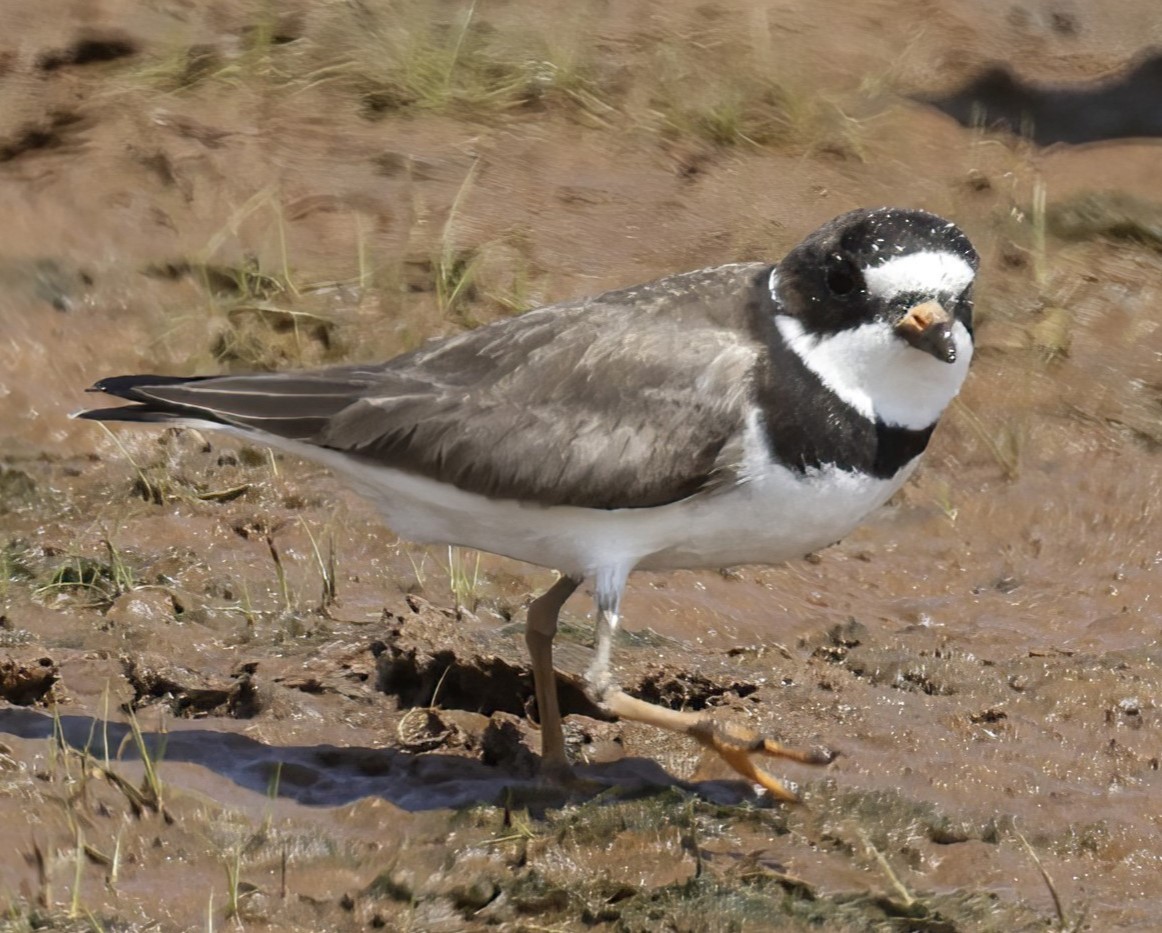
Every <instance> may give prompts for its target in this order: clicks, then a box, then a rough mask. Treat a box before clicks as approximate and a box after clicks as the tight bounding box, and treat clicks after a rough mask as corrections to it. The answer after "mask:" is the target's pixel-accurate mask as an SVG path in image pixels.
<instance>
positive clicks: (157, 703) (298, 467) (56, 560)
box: [0, 0, 1162, 931]
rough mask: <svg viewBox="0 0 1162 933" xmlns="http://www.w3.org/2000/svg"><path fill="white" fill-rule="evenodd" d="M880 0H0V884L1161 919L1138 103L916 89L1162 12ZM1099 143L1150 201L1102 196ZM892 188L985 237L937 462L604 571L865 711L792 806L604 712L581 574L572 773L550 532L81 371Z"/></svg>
mask: <svg viewBox="0 0 1162 933" xmlns="http://www.w3.org/2000/svg"><path fill="white" fill-rule="evenodd" d="M853 6H854V5H852V4H848V3H840V2H837V0H836V2H832V0H825V2H815V3H807V2H804V0H776V2H772V3H769V4H763V3H759V2H756V0H739V2H728V0H714V2H711V3H693V2H684V0H679V2H676V3H667V4H661V3H648V2H643V3H635V4H609V3H603V2H599V0H593V2H588V3H582V4H566V3H559V4H558V3H550V4H541V5H538V6H537V10H538V12H537V13H536V15H535V17H532V18H531V17H530V12H529V10H530V7H531V5H530V4H515V3H511V2H510V3H505V2H495V3H493V2H486V3H479V4H476V5H475V6H474V7H472V8H471V11H472V12H471V18H470V19H468V20H466V19H465V17H466V16H467V15H468V13H469V8H468V7H467V6H466V5H461V4H457V3H431V4H424V5H415V4H400V5H398V6H397V7H393V8H391V9H390V10H385V9H381V7H380V6H379V5H376V4H368V5H367V6H362V5H359V4H338V3H332V4H306V3H303V4H299V5H296V4H287V5H280V6H279V7H278V9H279V11H280V12H279V13H278V14H274V13H272V12H271V9H272V8H271V7H269V6H268V5H266V4H260V3H254V4H249V3H235V2H231V3H226V2H218V3H213V2H198V3H172V2H161V3H155V2H150V3H145V2H133V0H105V2H99V3H94V2H91V0H74V2H67V0H53V2H45V3H40V4H35V5H34V4H23V3H17V2H14V0H8V2H6V3H3V4H2V8H0V11H2V12H0V15H2V17H3V21H4V24H5V29H3V30H0V33H2V38H0V217H3V223H2V224H0V399H2V402H0V438H2V440H0V548H2V551H0V697H2V699H0V826H3V827H4V832H3V838H4V839H5V840H6V842H7V844H6V845H5V847H4V849H3V851H0V908H2V909H0V928H3V929H13V930H26V929H107V930H108V929H124V930H136V929H162V930H189V929H222V928H225V927H229V926H234V927H259V926H264V925H265V926H274V927H278V928H280V929H302V930H317V929H362V928H366V927H369V926H370V927H378V928H386V929H401V930H402V929H412V930H433V931H436V930H464V929H485V928H499V929H506V930H574V929H597V930H643V931H645V930H661V929H666V930H691V931H694V930H738V929H743V930H765V929H807V928H812V929H828V930H867V929H879V930H940V931H945V930H996V931H1011V930H1043V929H1059V928H1067V929H1093V930H1117V929H1126V930H1129V929H1142V930H1147V929H1154V928H1156V926H1157V918H1158V917H1159V916H1160V915H1162V896H1160V894H1159V889H1158V886H1157V877H1158V874H1159V871H1160V870H1162V844H1160V843H1159V838H1160V837H1159V830H1160V829H1162V811H1160V809H1159V806H1158V801H1159V799H1162V777H1160V776H1159V765H1158V762H1159V756H1160V754H1162V742H1160V729H1159V721H1158V715H1159V714H1158V707H1159V702H1160V700H1159V698H1160V691H1162V668H1160V664H1162V645H1160V644H1159V639H1158V631H1159V621H1160V618H1162V610H1160V608H1159V605H1158V604H1159V601H1160V600H1162V584H1160V580H1162V566H1160V564H1162V536H1160V535H1159V533H1158V529H1159V528H1160V527H1162V483H1160V481H1159V480H1160V474H1159V465H1160V460H1159V457H1160V452H1159V451H1160V447H1162V379H1160V377H1159V372H1160V369H1159V363H1160V360H1162V316H1160V314H1159V311H1158V308H1159V307H1160V306H1162V275H1160V273H1162V254H1160V252H1159V250H1158V247H1157V239H1158V238H1157V237H1155V242H1154V243H1153V244H1152V243H1151V241H1150V236H1149V232H1150V230H1151V229H1153V230H1158V229H1162V224H1160V223H1159V220H1158V218H1159V217H1160V216H1162V205H1159V204H1158V203H1156V200H1162V186H1160V183H1159V180H1158V170H1157V156H1158V147H1157V145H1150V144H1146V143H1135V142H1123V143H1117V144H1108V145H1101V146H1092V147H1085V148H1079V149H1069V148H1058V149H1054V150H1048V151H1035V150H1032V149H1030V148H1029V147H1027V146H1025V145H1023V144H1022V143H1020V142H1019V141H1017V140H1013V139H1010V138H1006V137H994V136H990V135H987V134H982V133H980V132H975V131H972V130H967V129H964V128H962V127H959V126H957V125H956V124H955V123H953V122H952V121H951V120H949V119H947V118H946V117H944V116H942V115H940V114H938V113H935V112H933V111H930V110H927V109H925V108H924V107H921V106H919V105H916V104H913V103H910V102H908V100H907V99H906V95H907V94H911V93H918V92H921V91H925V92H931V91H939V90H942V89H947V88H949V87H952V86H954V85H955V84H956V83H957V82H958V81H961V80H963V79H964V78H965V77H966V76H967V75H969V74H970V73H972V72H973V71H974V69H975V68H977V67H978V66H980V65H981V64H982V63H985V62H989V61H998V60H1004V61H1008V62H1011V63H1013V65H1014V67H1015V68H1017V70H1019V71H1021V72H1022V73H1023V74H1025V75H1027V76H1029V77H1031V78H1037V79H1041V80H1061V79H1080V78H1085V77H1088V76H1092V75H1097V74H1102V73H1105V72H1108V71H1110V70H1112V69H1115V68H1117V67H1118V66H1119V65H1120V64H1121V63H1122V62H1124V61H1126V60H1127V59H1129V58H1130V57H1131V56H1132V55H1133V54H1134V53H1135V52H1137V51H1138V50H1139V48H1141V47H1142V46H1144V45H1148V44H1149V43H1150V42H1151V41H1155V42H1156V41H1158V40H1159V39H1160V38H1162V36H1160V35H1159V34H1158V28H1159V26H1158V19H1157V14H1156V11H1154V9H1153V4H1152V3H1151V2H1146V0H1132V2H1131V0H1127V2H1124V3H1120V4H1106V5H1104V6H1102V7H1101V9H1100V11H1099V8H1098V7H1097V6H1096V5H1091V6H1089V7H1087V6H1082V5H1077V4H1072V3H1067V2H1065V3H1062V2H1047V0H1028V2H1025V3H1022V4H1020V5H1014V4H1012V3H1011V2H1004V3H1000V2H991V0H990V2H983V3H978V4H972V5H966V4H961V3H955V2H953V0H873V2H870V3H865V4H859V5H858V8H857V9H853V8H852V7H853ZM465 22H467V26H465V25H464V24H465ZM433 23H436V24H439V23H444V24H451V25H450V26H448V28H446V29H441V28H438V26H433V25H432V24H433ZM1144 24H1145V28H1144ZM1150 30H1153V33H1152V34H1149V33H1150ZM392 62H403V63H404V64H405V65H406V67H404V66H402V65H401V66H398V67H395V66H392V64H391V63H392ZM1095 190H1096V191H1099V192H1104V193H1106V194H1109V193H1113V194H1116V196H1117V197H1116V199H1114V200H1112V201H1111V202H1110V203H1111V204H1115V205H1116V208H1117V210H1119V211H1127V210H1129V211H1132V212H1133V213H1134V214H1135V216H1136V217H1137V218H1139V221H1140V222H1138V223H1137V226H1134V225H1130V226H1129V228H1127V225H1125V224H1120V225H1119V224H1105V225H1104V226H1102V225H1101V224H1096V225H1089V226H1087V225H1085V224H1082V225H1080V226H1079V225H1078V224H1077V223H1075V222H1074V221H1076V217H1077V211H1076V207H1077V204H1078V203H1079V202H1078V200H1077V199H1078V198H1079V197H1080V196H1083V195H1084V194H1085V193H1086V192H1091V191H1095ZM887 203H891V204H901V205H909V206H922V207H926V208H929V209H931V210H935V211H938V212H940V213H944V214H946V215H947V216H949V217H952V218H954V219H955V220H956V221H957V222H958V223H959V224H960V225H961V226H962V227H964V229H965V230H966V231H968V233H969V234H970V236H972V238H973V239H974V241H975V243H976V244H977V246H978V248H979V249H980V251H981V253H982V255H983V257H984V266H983V269H982V274H981V279H980V286H979V291H978V313H979V321H980V325H979V330H978V356H977V359H976V362H975V363H974V371H973V374H972V376H971V377H970V381H969V385H968V386H967V389H966V391H965V393H964V395H963V397H962V400H960V401H959V402H958V403H957V404H956V406H955V407H954V408H953V410H952V411H951V412H950V413H949V415H948V416H947V417H946V419H945V421H944V423H943V424H942V426H941V427H940V429H939V431H938V433H937V435H936V438H935V440H934V442H933V448H932V449H931V450H930V453H929V455H928V457H927V459H926V461H925V463H924V465H923V466H922V468H921V470H920V472H919V474H918V475H917V477H916V479H915V480H914V481H913V482H912V483H911V484H910V485H909V486H908V488H907V489H906V490H905V491H904V492H903V493H902V494H901V495H900V496H898V497H897V498H896V500H894V501H893V502H892V503H891V504H890V505H889V506H888V507H887V508H885V509H884V510H882V511H881V512H880V513H879V514H877V515H876V516H875V517H874V518H873V519H872V520H871V521H869V522H868V523H867V525H866V526H865V527H864V528H862V529H861V530H859V531H858V532H857V533H855V534H853V535H852V536H851V538H850V539H849V540H847V541H846V542H844V543H843V544H841V545H839V546H837V547H834V548H832V549H829V550H828V551H826V552H823V553H821V554H819V555H816V556H815V557H813V558H812V559H810V560H806V561H800V562H796V563H794V564H791V565H788V566H785V567H781V568H773V569H764V568H750V567H744V568H734V569H731V570H730V571H727V572H723V573H676V574H670V575H666V576H650V575H638V576H636V577H635V578H634V579H633V580H632V581H631V585H630V590H629V592H628V595H627V600H626V604H625V607H624V608H625V622H626V626H627V629H628V631H627V633H626V635H625V637H624V638H623V639H622V644H621V645H620V646H619V654H618V657H617V661H618V666H619V669H620V672H621V675H622V677H623V678H624V681H625V683H626V684H627V685H628V686H629V687H630V688H631V690H632V692H635V693H638V694H639V695H642V696H645V697H647V698H651V699H654V700H656V701H660V702H665V703H668V704H670V705H672V706H674V707H676V708H678V707H681V708H690V709H713V710H716V711H719V712H720V714H722V715H732V716H735V717H739V718H742V719H744V720H747V721H749V722H752V723H753V724H755V725H757V726H761V727H763V728H767V729H770V730H772V731H774V732H776V733H777V734H779V735H782V736H785V737H786V739H787V740H788V741H789V742H794V743H797V744H816V743H819V744H825V745H828V746H831V747H835V748H838V749H840V750H841V751H842V753H843V754H842V756H841V757H840V758H839V759H838V760H837V761H836V762H835V763H834V764H833V765H832V766H830V767H829V768H828V769H827V770H825V771H818V770H810V769H806V768H800V769H797V770H791V769H788V771H787V772H786V776H787V777H788V778H789V779H790V780H792V781H794V782H796V783H797V784H798V785H799V786H800V787H801V788H802V790H803V794H804V798H805V801H806V802H805V804H804V805H802V806H798V807H791V808H784V807H779V806H777V805H774V804H772V803H771V802H770V801H768V800H766V799H764V798H762V797H761V796H757V795H756V794H755V792H754V789H753V788H751V787H749V786H746V785H744V784H742V783H740V782H738V781H736V780H734V779H733V778H732V776H731V774H730V773H729V772H727V771H725V770H724V768H723V766H722V765H721V764H720V763H718V762H716V761H713V760H710V759H707V758H705V757H704V756H703V754H702V752H701V751H700V749H699V748H697V747H695V746H693V745H692V744H688V743H685V742H681V741H675V740H673V739H671V738H668V737H664V736H659V735H657V734H656V733H652V732H650V731H649V730H644V729H641V728H638V727H634V726H632V725H622V724H619V723H610V722H604V721H602V720H601V719H600V718H595V716H596V711H595V710H593V709H592V708H590V707H589V706H588V704H586V702H585V701H584V698H583V696H582V694H581V693H580V691H579V690H578V689H577V688H576V684H575V681H572V682H570V680H569V675H570V674H575V673H576V672H578V671H580V670H582V669H583V668H584V665H585V659H586V653H587V652H588V650H589V634H590V633H589V624H588V619H587V616H586V611H587V604H586V601H585V600H584V599H582V598H581V597H580V596H578V597H577V598H576V599H575V600H574V601H573V602H572V603H570V604H569V606H567V608H566V612H565V617H566V619H565V621H566V626H565V628H566V630H565V632H564V633H563V635H562V637H561V639H560V642H561V643H562V651H561V660H560V667H561V670H562V673H563V675H565V678H566V679H565V681H564V682H563V685H562V697H563V703H564V705H565V708H566V711H567V712H568V713H569V716H568V720H567V722H568V728H569V740H570V742H571V743H572V747H573V750H574V752H575V755H576V757H577V760H578V761H579V762H581V763H582V766H581V769H580V770H581V771H582V773H584V774H587V775H589V776H591V777H593V778H595V779H596V780H597V781H599V782H600V783H603V784H605V785H609V786H610V787H611V788H613V789H611V790H608V791H606V792H604V793H599V794H594V795H588V796H587V795H584V794H575V795H573V796H572V797H568V796H566V795H564V794H563V793H561V792H560V791H557V790H554V789H552V788H547V787H545V786H543V785H542V784H541V783H539V782H538V781H537V780H536V777H535V764H536V759H535V756H534V754H533V751H534V750H535V749H536V747H537V744H538V737H537V732H536V727H535V724H533V723H531V722H530V720H529V718H528V717H527V716H526V713H527V712H528V710H529V705H530V702H531V694H532V689H531V681H530V677H529V670H528V665H527V661H526V658H525V655H524V651H523V636H522V630H521V625H522V623H523V611H524V607H525V606H526V605H527V604H528V602H529V601H530V599H531V598H532V597H533V596H534V595H535V594H536V593H537V592H539V591H540V590H541V589H543V588H544V587H545V586H546V585H547V584H548V583H549V582H551V580H552V575H551V574H550V573H548V572H547V571H543V570H539V569H535V568H530V567H526V566H522V565H517V564H513V563H511V562H505V561H502V560H499V559H495V558H492V557H489V556H487V555H484V556H479V555H475V554H473V553H464V552H451V553H449V552H448V551H446V550H441V549H438V548H437V549H423V548H418V547H415V546H412V545H409V544H408V543H407V542H403V541H400V540H398V539H397V538H396V537H395V536H394V535H393V534H392V533H391V532H390V530H388V529H385V528H383V527H382V526H380V525H379V524H377V523H376V522H375V521H374V519H373V517H372V516H370V515H369V514H368V510H367V509H366V508H365V507H364V506H363V505H362V504H361V503H360V502H359V500H358V499H356V498H355V497H354V496H353V495H351V494H350V493H348V492H346V491H344V490H343V489H342V488H341V487H340V486H339V485H338V484H337V483H335V482H334V481H333V480H332V479H331V478H330V477H329V476H328V475H327V474H325V473H324V472H323V471H322V470H320V469H319V468H317V467H315V466H313V465H310V464H305V463H300V462H297V461H294V460H292V459H290V458H285V459H284V458H282V457H271V456H269V455H268V454H267V453H266V452H265V451H261V450H252V449H249V448H245V447H239V445H237V444H233V443H230V442H228V441H226V440H225V439H223V438H218V437H213V436H210V437H200V436H197V435H196V434H194V433H192V432H185V433H166V434H161V435H158V434H157V433H149V432H143V433H134V432H130V431H121V432H118V433H117V434H116V435H113V434H110V433H108V432H105V431H103V430H102V429H101V428H100V427H98V426H95V425H93V424H78V423H76V422H71V421H69V419H68V417H67V415H68V412H70V411H72V410H75V409H77V408H79V407H82V405H83V404H84V403H85V399H84V397H83V395H82V392H83V389H84V388H85V387H86V386H88V385H90V384H91V383H92V382H93V381H94V380H95V379H96V378H99V377H100V376H103V375H109V374H114V373H120V372H134V371H144V370H157V371H163V372H179V373H190V372H216V371H222V370H224V369H231V368H232V369H245V368H251V367H256V366H257V367H285V366H295V365H312V364H317V363H323V362H330V361H335V360H354V359H370V358H380V357H383V356H385V355H387V354H390V353H394V352H398V351H400V350H403V349H406V348H409V347H412V346H415V345H416V344H418V343H419V342H420V341H422V340H423V339H425V338H427V337H430V336H434V335H440V334H446V333H451V332H454V331H455V330H457V329H459V328H463V327H466V326H473V325H474V324H476V323H480V322H484V321H488V320H491V319H494V318H496V317H499V316H502V315H505V314H511V313H516V312H518V311H520V310H523V309H525V308H527V307H531V306H535V305H537V304H542V303H544V302H547V301H550V300H556V299H560V298H565V297H569V296H575V295H581V294H586V293H591V292H594V291H597V290H600V289H602V288H605V287H612V286H615V285H624V284H630V283H633V282H637V281H644V280H646V279H648V278H651V277H653V276H656V275H660V274H663V273H666V272H672V271H678V270H682V269H688V268H695V267H698V266H704V265H711V264H715V263H719V262H725V261H731V260H737V259H751V258H760V257H771V258H774V257H777V256H778V255H780V254H781V252H782V251H783V250H784V249H786V248H787V247H788V246H790V245H791V244H793V243H794V242H795V241H797V239H798V238H799V237H801V236H802V235H803V234H804V233H805V232H807V231H808V230H810V229H812V228H813V227H814V226H815V225H817V224H818V223H819V222H821V221H823V220H825V219H827V218H829V217H831V216H833V215H835V214H837V213H839V212H841V211H843V210H846V209H849V208H852V207H855V206H860V205H869V204H887ZM1086 203H1090V202H1086ZM1098 203H1099V207H1098V211H1099V213H1100V210H1101V208H1100V204H1101V203H1103V202H1098ZM1091 213H1092V212H1091ZM1095 229H1104V230H1105V231H1106V233H1107V234H1108V233H1111V232H1112V233H1113V234H1114V235H1113V236H1109V235H1103V236H1097V235H1093V231H1094V230H1095ZM1127 229H1128V230H1129V233H1130V234H1131V236H1130V237H1129V238H1126V237H1125V234H1126V232H1127ZM1066 234H1068V238H1066ZM1119 235H1120V237H1119Z"/></svg>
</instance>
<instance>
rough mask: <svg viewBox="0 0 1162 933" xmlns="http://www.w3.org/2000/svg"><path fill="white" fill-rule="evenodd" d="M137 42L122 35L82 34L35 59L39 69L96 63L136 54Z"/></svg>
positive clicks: (113, 60)
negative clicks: (67, 43) (70, 43)
mask: <svg viewBox="0 0 1162 933" xmlns="http://www.w3.org/2000/svg"><path fill="white" fill-rule="evenodd" d="M137 51H138V45H137V42H136V41H134V40H133V39H130V38H129V37H128V36H123V35H101V36H98V35H93V36H83V37H81V38H79V39H77V40H76V41H75V42H74V43H72V45H69V46H66V47H65V48H63V49H53V50H52V51H49V52H43V53H42V54H41V55H40V57H39V58H38V59H37V61H36V66H37V67H38V68H39V69H40V70H41V71H56V70H57V69H58V68H67V67H69V66H72V65H97V64H102V63H104V62H115V61H117V60H118V59H121V58H129V57H130V56H132V55H136V54H137Z"/></svg>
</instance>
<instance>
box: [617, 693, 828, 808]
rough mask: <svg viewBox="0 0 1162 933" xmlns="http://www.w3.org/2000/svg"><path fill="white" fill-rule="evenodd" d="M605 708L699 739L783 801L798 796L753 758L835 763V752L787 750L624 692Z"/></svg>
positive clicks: (621, 716)
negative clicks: (762, 756) (757, 756)
mask: <svg viewBox="0 0 1162 933" xmlns="http://www.w3.org/2000/svg"><path fill="white" fill-rule="evenodd" d="M601 705H602V707H603V708H604V709H605V711H606V712H608V713H612V714H613V715H615V716H617V717H618V718H619V719H628V720H630V721H631V722H640V723H645V724H646V725H649V726H656V727H657V728H659V729H668V730H669V731H671V732H679V733H681V734H682V735H688V736H690V738H692V739H696V740H697V741H698V742H700V743H701V744H702V745H705V746H706V747H707V748H709V749H712V750H713V751H714V752H715V753H717V754H718V756H719V757H720V758H722V760H723V761H725V762H726V763H727V764H728V765H730V766H731V767H732V768H733V769H734V770H735V771H737V772H738V773H739V774H741V775H742V776H743V777H745V778H746V779H747V780H749V781H753V782H754V783H756V784H760V785H762V786H763V787H765V788H766V789H767V791H769V792H770V793H771V795H772V796H774V797H776V798H778V799H779V800H785V801H788V802H791V803H797V802H798V800H799V797H798V795H797V794H796V793H795V792H794V791H792V790H791V789H790V788H788V787H787V786H786V785H785V784H783V782H782V781H780V780H779V779H778V778H776V777H774V776H772V775H770V774H768V773H767V772H766V771H764V770H763V769H762V768H760V767H758V766H757V765H756V764H755V763H754V760H753V759H752V758H751V756H752V755H764V756H766V757H768V758H788V759H790V760H791V761H798V762H801V763H802V764H808V765H825V764H829V763H830V762H832V761H834V760H835V753H834V752H832V751H830V750H828V749H811V750H808V751H804V750H801V749H794V748H787V747H786V746H785V745H783V744H782V743H780V742H777V741H775V740H774V739H772V738H769V737H767V736H763V735H760V734H759V733H757V732H755V731H754V730H753V729H749V728H747V727H746V726H741V725H739V724H737V723H721V724H720V723H717V722H715V721H714V720H713V719H712V718H711V717H709V716H707V715H706V714H704V713H684V712H679V711H678V710H672V709H666V707H664V706H655V705H654V704H653V703H647V702H645V701H644V700H639V699H637V698H636V697H631V696H630V695H629V694H627V693H623V692H622V691H621V690H617V689H614V690H612V691H610V692H607V693H606V694H605V696H604V698H603V699H602V703H601Z"/></svg>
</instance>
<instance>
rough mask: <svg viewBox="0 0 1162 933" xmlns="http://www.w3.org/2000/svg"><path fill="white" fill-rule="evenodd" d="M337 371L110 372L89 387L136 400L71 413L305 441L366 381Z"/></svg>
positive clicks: (361, 376)
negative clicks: (190, 424) (325, 373)
mask: <svg viewBox="0 0 1162 933" xmlns="http://www.w3.org/2000/svg"><path fill="white" fill-rule="evenodd" d="M337 375H338V373H337V372H336V373H332V374H330V378H324V377H321V374H313V373H285V374H284V373H258V374H252V375H241V376H156V375H137V376H112V377H109V378H107V379H102V380H100V381H99V382H97V383H96V384H95V385H94V386H93V387H92V388H91V389H90V390H89V391H90V392H104V393H106V394H107V395H113V396H116V397H118V398H123V399H126V400H127V401H130V402H134V403H135V404H133V405H126V406H124V407H122V408H97V409H92V410H89V411H82V412H78V413H77V414H76V415H75V417H77V418H84V419H88V420H92V421H130V422H138V423H143V422H144V423H152V424H158V423H161V424H165V423H178V422H190V421H196V422H200V423H202V424H204V425H207V424H208V425H211V426H212V425H215V424H217V425H222V426H223V427H231V428H241V429H243V430H251V431H262V432H265V433H267V434H272V435H274V436H276V437H283V438H287V439H291V440H308V439H309V438H311V437H314V436H315V435H316V434H317V433H318V432H319V431H320V430H322V429H323V427H324V426H325V425H326V422H327V419H328V418H330V417H331V416H333V415H334V414H336V413H337V412H339V411H342V410H343V409H344V408H346V407H347V406H348V405H350V404H351V403H352V402H353V401H355V399H356V398H357V397H358V392H359V390H360V389H361V388H362V387H363V386H364V385H365V384H366V375H367V374H366V373H359V372H356V371H352V372H351V373H350V374H349V375H347V374H345V373H344V374H343V375H342V376H339V377H338V378H336V376H337ZM343 376H347V378H344V377H343Z"/></svg>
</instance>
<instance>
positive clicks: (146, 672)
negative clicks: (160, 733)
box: [122, 658, 262, 719]
mask: <svg viewBox="0 0 1162 933" xmlns="http://www.w3.org/2000/svg"><path fill="white" fill-rule="evenodd" d="M122 667H123V669H124V671H125V679H126V680H127V681H128V682H129V685H130V686H131V687H132V688H133V699H132V701H130V704H129V705H130V708H131V709H134V710H137V709H141V708H142V707H145V706H151V705H154V704H156V703H159V702H161V703H164V704H166V705H168V706H169V708H170V710H171V712H173V713H174V714H175V715H177V716H184V717H193V718H198V717H201V716H229V717H231V718H234V719H250V718H252V717H254V716H256V715H258V713H259V712H261V711H262V702H261V700H260V698H259V691H258V688H257V685H256V683H255V672H256V670H257V667H258V665H257V664H242V665H239V667H238V668H237V669H236V671H235V673H234V680H233V682H232V683H230V684H227V685H223V686H213V685H210V684H208V683H206V682H205V678H203V677H201V676H200V675H198V674H195V673H193V672H192V671H187V670H183V669H181V668H176V667H169V666H162V665H159V666H154V665H151V664H148V663H146V662H145V661H143V660H141V659H137V658H123V659H122Z"/></svg>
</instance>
